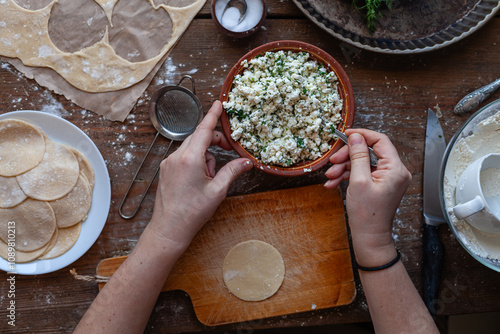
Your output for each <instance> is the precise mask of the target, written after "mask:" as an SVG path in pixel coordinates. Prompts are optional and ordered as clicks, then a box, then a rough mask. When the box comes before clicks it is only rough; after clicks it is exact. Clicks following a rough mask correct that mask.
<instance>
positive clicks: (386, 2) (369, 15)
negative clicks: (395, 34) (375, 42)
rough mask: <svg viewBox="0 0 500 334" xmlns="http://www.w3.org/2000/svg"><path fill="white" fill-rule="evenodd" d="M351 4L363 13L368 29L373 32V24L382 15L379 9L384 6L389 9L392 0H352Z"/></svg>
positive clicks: (392, 3) (392, 2)
mask: <svg viewBox="0 0 500 334" xmlns="http://www.w3.org/2000/svg"><path fill="white" fill-rule="evenodd" d="M352 4H353V5H354V7H355V8H356V9H357V10H358V11H360V12H362V13H364V16H365V20H366V24H367V26H368V29H369V30H370V31H372V32H373V31H375V24H376V23H377V21H378V19H379V18H380V17H382V13H381V10H382V9H383V8H384V6H385V7H386V8H387V9H389V10H390V9H392V6H393V5H394V0H352ZM363 4H364V5H363Z"/></svg>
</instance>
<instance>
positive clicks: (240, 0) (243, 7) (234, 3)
mask: <svg viewBox="0 0 500 334" xmlns="http://www.w3.org/2000/svg"><path fill="white" fill-rule="evenodd" d="M232 7H234V8H236V9H237V10H239V12H240V19H239V20H238V24H240V23H241V21H243V19H244V18H245V15H246V14H247V2H246V1H245V0H229V1H228V3H227V4H226V7H224V11H222V15H221V18H222V17H224V14H225V13H226V10H228V9H229V8H232Z"/></svg>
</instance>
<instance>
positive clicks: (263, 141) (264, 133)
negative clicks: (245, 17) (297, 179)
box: [223, 51, 342, 166]
mask: <svg viewBox="0 0 500 334" xmlns="http://www.w3.org/2000/svg"><path fill="white" fill-rule="evenodd" d="M242 65H243V67H245V70H244V71H243V73H241V74H239V75H236V76H235V77H234V80H233V86H232V89H231V91H230V92H229V95H228V101H227V102H224V104H223V105H224V108H225V110H226V111H227V113H228V115H229V117H230V125H231V130H232V134H231V137H232V138H233V139H234V140H236V141H239V142H240V144H241V145H242V146H243V147H244V148H245V149H247V150H248V151H249V152H251V153H252V154H253V155H254V156H255V157H257V158H258V159H260V160H261V161H262V162H263V163H264V164H268V165H279V166H290V165H293V164H296V163H298V162H302V161H307V160H314V159H317V158H319V157H320V156H321V155H322V154H323V153H325V152H326V151H328V150H329V149H330V147H331V146H330V143H331V140H332V139H333V138H335V134H334V131H333V128H334V127H337V125H338V124H339V123H340V121H341V120H342V118H341V112H342V100H341V98H340V96H339V93H338V89H337V77H336V75H335V73H333V72H328V71H327V69H326V68H325V67H324V65H323V64H321V63H318V62H317V61H316V60H314V59H312V58H310V55H309V53H307V52H292V51H286V52H285V51H277V52H266V53H265V54H264V55H261V56H258V57H255V58H253V59H251V60H249V61H246V60H245V61H244V62H243V63H242Z"/></svg>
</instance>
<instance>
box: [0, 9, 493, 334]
mask: <svg viewBox="0 0 500 334" xmlns="http://www.w3.org/2000/svg"><path fill="white" fill-rule="evenodd" d="M209 3H210V1H207V5H206V6H205V8H208V5H209ZM266 3H267V4H268V9H269V11H268V15H267V19H266V21H265V22H264V26H263V27H264V28H262V29H261V30H260V31H259V32H257V33H256V34H255V35H252V36H251V37H249V38H247V39H242V40H233V39H231V38H228V37H227V36H225V35H223V34H222V33H220V32H219V31H218V30H217V28H216V27H215V26H214V24H213V22H212V20H211V18H210V15H209V14H208V13H209V11H205V12H203V13H201V14H200V15H199V16H198V17H197V18H196V19H195V20H194V22H193V24H192V25H191V26H190V27H189V29H188V30H187V31H186V33H185V34H184V35H183V36H182V38H181V39H180V41H179V43H178V44H177V45H176V46H175V48H174V49H173V51H172V53H171V55H170V57H169V58H168V59H167V61H166V63H165V64H164V66H163V67H162V68H161V69H160V71H159V72H158V74H157V75H156V78H155V80H153V82H152V83H151V85H150V87H149V88H148V90H147V91H146V92H145V93H144V95H143V96H142V97H141V98H140V99H139V100H138V103H137V105H136V107H135V108H134V110H133V111H132V113H131V116H130V117H129V118H128V119H127V120H126V121H125V122H124V123H118V122H111V121H109V120H106V119H104V118H102V117H100V116H98V115H95V114H93V113H91V112H89V111H85V110H82V108H80V107H78V106H76V105H75V104H73V103H71V102H70V101H68V100H66V99H65V98H64V97H62V96H58V95H55V94H53V93H52V92H50V91H49V90H47V89H44V88H43V87H41V86H39V85H38V84H37V83H36V82H35V81H34V80H31V79H28V78H26V77H24V76H22V75H20V74H19V73H18V72H17V71H15V70H14V69H13V68H12V67H11V66H9V65H8V64H5V63H4V64H2V66H1V68H0V113H5V112H9V111H13V110H42V109H43V110H45V111H53V112H60V113H61V116H62V117H63V118H65V119H67V120H68V121H70V122H72V123H74V124H75V125H76V126H78V127H79V128H81V129H82V130H83V131H84V132H85V133H87V134H88V135H89V137H90V138H91V139H92V140H93V141H94V143H95V144H96V145H97V147H98V148H99V150H100V151H101V153H102V155H103V156H104V159H105V160H106V165H107V167H108V171H109V173H110V177H111V185H112V204H111V208H110V213H109V217H108V220H107V222H106V226H105V227H104V230H103V232H102V233H101V235H100V237H99V238H98V239H97V241H96V242H95V244H94V245H93V246H92V247H91V248H90V250H89V251H88V252H87V253H86V254H85V255H83V256H82V257H81V258H80V259H79V260H77V261H76V262H74V263H73V264H72V265H71V266H68V267H67V268H64V269H61V270H59V271H57V272H54V273H50V274H46V275H39V276H35V277H32V276H21V275H17V276H16V315H17V322H16V327H11V326H9V325H7V322H6V321H3V320H0V332H2V333H19V332H31V333H72V332H73V330H74V328H75V326H76V325H77V323H78V322H79V320H80V319H81V317H82V316H83V314H84V313H85V311H86V310H87V308H88V307H89V306H90V304H91V303H92V301H93V300H94V298H95V296H96V295H97V293H98V288H97V285H96V284H95V283H92V282H84V281H76V280H74V279H73V277H72V276H71V274H70V273H69V270H70V269H71V268H75V269H76V271H77V272H78V273H79V274H84V275H93V274H95V269H96V266H97V264H98V263H99V261H101V260H102V259H105V258H110V257H116V256H122V255H127V254H129V253H130V252H131V250H132V249H133V248H134V246H135V244H136V242H137V240H138V238H139V237H140V235H141V233H142V231H143V229H144V228H145V226H146V225H147V224H148V222H149V219H150V217H151V213H152V208H153V204H154V203H153V201H154V190H155V189H154V187H155V186H154V185H153V189H151V191H150V194H149V195H148V196H147V198H146V200H145V202H144V204H143V207H142V208H141V210H140V211H139V214H138V216H137V217H136V218H135V219H134V220H132V221H125V220H123V219H121V218H120V216H119V215H118V211H117V210H118V204H119V203H120V200H121V198H122V196H123V194H124V192H125V190H126V187H127V185H128V182H129V180H130V179H131V177H132V174H133V172H134V171H135V169H136V168H137V166H138V164H139V163H140V160H141V159H142V156H143V154H144V153H145V152H146V150H147V147H148V145H149V143H150V142H151V140H152V139H153V136H154V133H155V130H154V128H153V126H152V125H151V122H150V120H149V117H148V107H149V98H150V96H151V95H152V94H153V93H154V92H155V91H156V90H157V89H158V88H159V87H161V86H162V85H165V84H175V83H177V82H178V80H179V79H180V78H181V77H182V75H184V74H189V73H191V75H192V76H193V77H194V78H195V79H196V81H197V95H198V97H199V98H200V100H201V102H202V104H203V107H204V110H205V111H207V110H208V108H209V107H210V105H211V103H212V101H213V100H214V99H216V98H217V97H218V95H219V92H220V88H221V86H222V82H223V80H224V78H225V76H226V74H227V72H228V71H229V69H230V67H231V66H232V65H233V64H234V63H235V62H236V61H237V60H238V59H239V58H240V57H241V56H242V55H244V54H245V53H246V52H248V51H249V50H250V49H252V48H254V47H257V46H259V45H261V44H264V43H267V42H270V41H275V40H280V39H295V40H301V41H305V42H308V43H311V44H314V45H316V46H318V47H320V48H322V49H324V50H325V51H327V52H328V53H330V54H331V55H332V56H333V57H334V58H336V59H337V61H339V62H340V63H341V64H342V65H343V66H344V68H345V70H346V72H347V75H348V76H349V78H350V80H351V83H352V86H353V90H354V95H355V98H356V115H355V120H354V126H356V127H365V128H369V129H373V130H377V131H380V132H383V133H385V134H387V135H388V136H389V138H390V139H391V140H392V141H393V143H394V144H395V146H396V148H397V150H398V152H399V155H400V157H401V159H402V160H403V163H404V164H405V165H406V166H407V167H408V169H409V170H410V172H411V173H412V174H413V180H412V183H411V185H410V188H409V189H408V192H407V194H406V195H405V196H404V198H403V200H402V202H401V204H400V206H399V209H398V211H397V213H396V217H395V219H394V224H393V236H394V239H395V242H396V246H397V247H398V248H399V250H400V251H401V253H402V260H403V262H404V264H405V266H406V269H407V271H408V272H409V274H410V277H411V279H412V280H413V282H414V283H415V285H416V286H417V288H418V289H419V290H420V291H422V278H421V275H422V272H421V263H422V262H421V257H422V233H421V227H422V224H423V218H422V167H423V150H424V140H425V121H426V113H425V111H426V110H427V108H429V107H432V108H433V109H434V110H436V111H440V112H441V115H442V117H441V118H440V121H441V124H442V125H443V129H444V133H445V137H446V139H447V140H450V138H451V137H452V136H453V134H454V133H455V132H456V131H457V130H458V129H459V128H460V126H461V125H462V124H463V123H465V122H466V120H467V118H468V116H469V115H463V116H457V115H455V114H453V112H452V109H453V107H454V105H455V104H456V103H457V102H458V101H459V100H460V99H461V98H462V97H463V96H464V95H465V94H466V93H468V92H471V91H473V90H475V89H477V88H479V87H480V86H482V85H485V84H487V83H489V82H491V81H493V80H494V79H496V78H498V77H499V75H500V70H499V69H500V57H499V56H498V55H499V54H500V34H499V33H498V32H499V31H500V17H499V16H497V17H496V18H494V19H492V20H491V21H490V22H489V23H488V24H486V25H485V26H484V27H483V28H481V29H479V30H478V31H477V32H475V33H474V34H473V35H471V36H470V37H468V38H466V39H464V40H463V41H461V42H459V43H457V44H454V45H451V46H449V47H446V48H443V49H441V50H436V51H434V52H429V53H424V54H415V55H406V56H404V55H383V54H376V53H373V52H369V51H363V50H359V49H356V48H352V47H350V46H349V45H346V44H345V43H342V42H340V41H339V40H337V39H335V38H334V37H332V36H330V35H329V34H327V33H326V32H324V31H322V30H321V29H320V28H318V27H317V26H315V25H314V24H313V23H312V22H310V21H309V20H308V19H306V18H304V17H303V16H302V15H301V14H300V13H299V12H298V10H296V9H295V8H294V5H293V4H292V1H282V0H266ZM498 98H500V91H497V92H496V93H495V94H494V95H493V96H492V97H491V98H490V99H489V100H488V101H487V102H485V103H488V102H490V101H493V100H494V99H498ZM177 146H178V144H177V143H176V144H175V145H174V147H177ZM164 147H165V142H161V143H160V145H159V147H158V151H159V152H158V155H157V156H158V157H159V156H161V153H162V149H163V148H164ZM213 152H214V153H215V156H216V158H217V161H218V165H217V166H218V167H221V166H222V165H223V164H224V163H226V162H227V161H229V160H232V159H234V158H235V157H236V154H235V153H234V152H225V151H223V150H220V149H213ZM127 153H129V154H127ZM151 166H154V164H151ZM325 170H326V168H325V169H324V170H321V171H318V172H316V173H312V174H311V175H308V176H305V177H299V178H283V177H276V176H270V175H267V174H264V173H263V172H260V171H257V170H252V171H250V172H248V173H246V174H244V175H243V176H241V177H240V178H239V179H238V180H237V181H236V182H235V183H233V185H232V186H231V188H230V189H229V195H230V196H234V195H242V194H251V193H258V192H263V191H268V190H277V189H288V188H295V187H301V186H306V185H311V184H319V183H322V182H324V181H326V178H325V176H324V172H325ZM346 186H347V184H343V185H342V189H343V190H344V191H345V188H346ZM440 237H441V239H442V240H443V243H444V247H445V259H444V268H443V273H442V281H441V290H440V300H442V301H443V305H442V309H441V310H440V315H443V316H446V315H454V314H464V313H477V312H491V311H499V310H500V285H499V284H498V277H499V276H498V275H499V274H498V273H497V272H494V271H492V270H490V269H488V268H486V267H484V266H483V265H481V264H480V263H478V262H477V261H475V260H474V259H473V258H472V257H471V256H470V255H469V254H468V253H467V252H466V251H465V250H464V249H463V248H462V247H461V246H460V244H459V243H458V241H457V240H456V238H455V237H454V236H453V235H452V234H451V232H450V230H449V229H448V227H447V226H442V227H441V230H440ZM354 274H355V282H356V290H357V294H356V298H355V300H354V301H353V303H351V304H349V305H346V306H340V307H336V308H328V309H322V310H314V311H308V312H301V313H296V314H292V315H288V316H286V317H285V316H277V317H273V318H268V319H265V320H254V321H249V322H241V323H235V324H228V325H222V326H216V327H209V326H205V325H203V324H201V323H200V322H199V321H198V320H197V318H196V315H195V313H194V311H193V306H192V303H191V301H190V299H189V296H188V295H187V294H186V293H184V292H182V291H169V292H164V293H162V294H160V297H159V298H158V301H157V304H156V306H155V309H154V310H153V312H152V315H151V318H150V321H149V324H148V326H147V329H146V332H147V333H193V332H217V333H223V332H228V333H236V332H239V333H242V332H243V333H247V332H250V331H252V330H257V329H264V330H266V331H267V330H269V329H271V328H288V327H310V326H324V325H329V324H340V323H351V322H361V321H369V320H370V317H369V314H368V308H367V305H366V299H365V297H364V294H363V290H362V287H361V284H360V282H359V278H358V276H357V273H356V272H355V273H354ZM6 278H7V277H6V275H5V273H0V296H5V295H6V293H7V291H8V289H9V285H8V282H7V281H6ZM7 302H8V298H6V297H4V298H3V299H2V298H1V297H0V319H6V314H7V312H6V308H5V307H6V303H7ZM4 306H5V307H4ZM310 331H311V332H314V329H310Z"/></svg>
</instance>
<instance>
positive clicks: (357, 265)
mask: <svg viewBox="0 0 500 334" xmlns="http://www.w3.org/2000/svg"><path fill="white" fill-rule="evenodd" d="M396 253H397V254H396V257H395V258H394V260H392V261H391V262H389V263H386V264H384V265H382V266H380V267H363V266H360V265H359V264H358V262H356V259H354V266H355V267H356V269H359V270H362V271H377V270H382V269H387V268H389V267H390V266H392V265H394V264H395V263H396V262H398V261H399V259H401V253H400V252H399V251H398V250H397V249H396Z"/></svg>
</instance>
